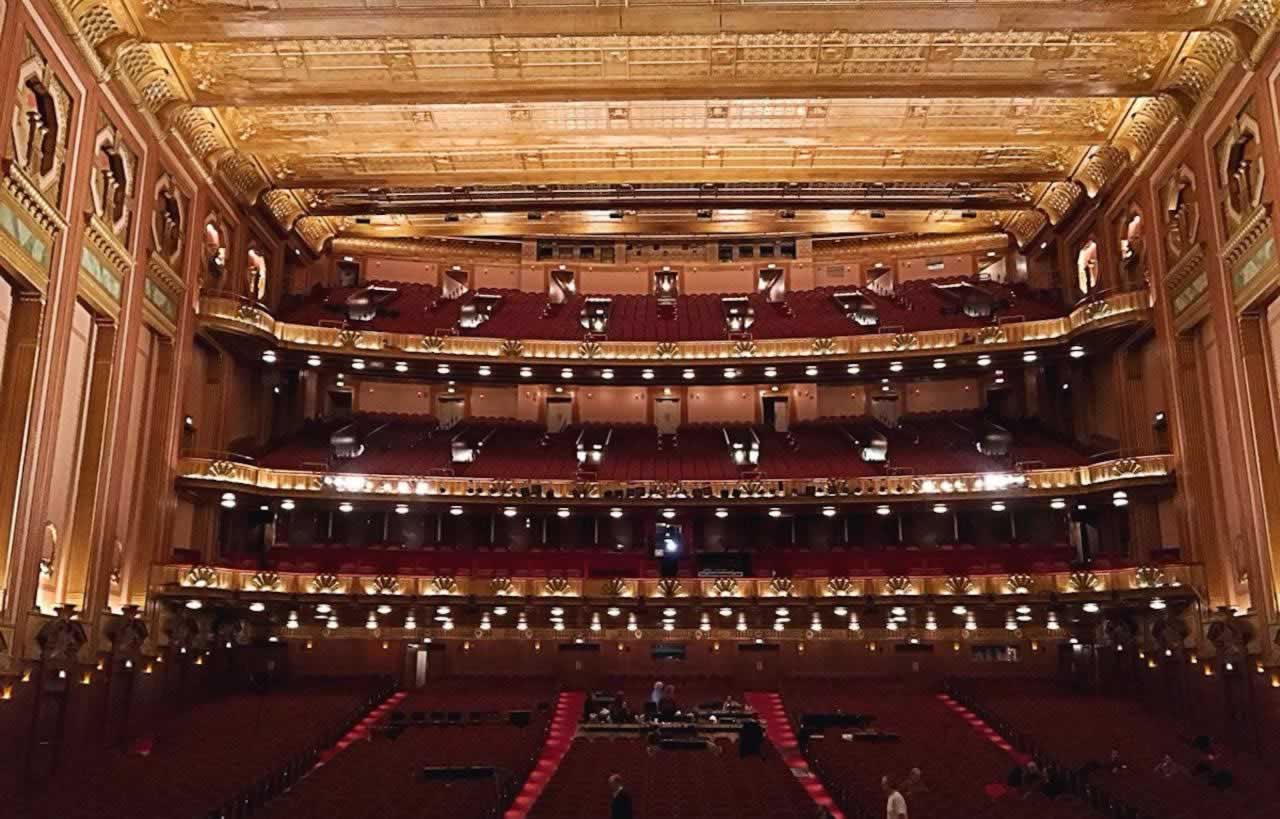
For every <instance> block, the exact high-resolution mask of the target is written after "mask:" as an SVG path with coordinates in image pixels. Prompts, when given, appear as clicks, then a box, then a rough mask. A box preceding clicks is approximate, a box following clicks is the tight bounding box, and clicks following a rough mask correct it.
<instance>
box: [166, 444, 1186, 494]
mask: <svg viewBox="0 0 1280 819" xmlns="http://www.w3.org/2000/svg"><path fill="white" fill-rule="evenodd" d="M177 476H178V480H179V481H180V482H181V483H182V484H184V485H186V486H188V487H191V488H209V489H215V490H218V491H229V490H234V489H239V490H241V491H246V492H248V491H252V492H262V493H269V494H283V495H291V496H295V497H313V498H326V499H327V498H333V499H338V498H342V499H355V498H363V499H369V500H379V499H383V500H392V499H410V498H417V499H420V500H421V499H431V500H434V501H437V502H441V503H445V502H449V503H456V502H459V501H465V502H467V503H485V502H488V503H511V502H512V501H513V500H519V501H520V502H521V503H547V504H564V503H573V504H584V503H599V504H606V505H607V504H616V503H617V502H618V500H619V499H620V498H626V499H627V502H628V503H655V504H656V503H662V504H667V505H670V504H672V503H675V504H700V503H712V502H714V503H718V504H722V505H723V504H725V503H742V504H750V503H759V502H763V501H772V502H795V503H820V502H822V501H824V500H825V501H828V502H829V501H830V500H831V499H835V498H838V499H847V500H859V499H861V500H866V501H869V502H870V501H883V500H892V499H908V498H909V499H918V500H938V499H942V498H958V499H967V498H972V499H982V498H987V497H999V498H1007V497H1036V496H1041V495H1053V494H1064V493H1066V494H1084V493H1089V492H1095V491H1102V490H1113V489H1120V488H1127V487H1130V486H1136V485H1145V484H1150V483H1166V482H1168V481H1169V480H1171V479H1172V476H1173V456H1172V455H1143V456H1138V457H1131V458H1119V459H1115V460H1110V461H1102V462H1100V463H1095V464H1089V465H1087V466H1077V467H1066V468H1061V469H1030V470H1024V471H1021V472H986V473H979V472H974V473H962V474H948V475H884V476H877V477H855V478H807V479H756V480H749V481H680V482H671V481H657V480H653V481H597V482H589V483H586V482H581V481H577V480H574V479H572V478H565V479H527V480H509V479H497V478H455V477H440V476H428V475H421V476H414V475H372V474H371V475H359V474H347V473H342V474H332V473H328V472H319V471H305V470H290V469H269V468H266V467H260V466H256V465H254V464H251V463H245V462H243V461H239V460H235V459H234V458H233V457H231V456H218V455H216V454H210V455H208V456H202V455H189V456H185V457H183V458H181V459H180V460H179V462H178V471H177Z"/></svg>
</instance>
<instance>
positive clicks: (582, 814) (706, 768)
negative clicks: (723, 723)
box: [529, 737, 814, 819]
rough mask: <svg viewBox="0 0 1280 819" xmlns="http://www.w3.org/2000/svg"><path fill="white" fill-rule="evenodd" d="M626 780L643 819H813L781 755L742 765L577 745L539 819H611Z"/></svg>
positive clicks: (602, 744) (626, 743)
mask: <svg viewBox="0 0 1280 819" xmlns="http://www.w3.org/2000/svg"><path fill="white" fill-rule="evenodd" d="M615 773H616V774H619V775H620V776H621V777H622V779H623V782H624V784H625V786H626V788H627V789H628V791H630V793H631V796H632V800H633V802H634V806H635V815H636V816H638V817H662V818H663V819H810V818H811V817H812V816H813V812H814V807H813V803H812V802H811V801H810V799H809V797H808V795H807V794H806V793H805V792H804V790H803V788H802V787H801V785H800V784H799V782H797V780H796V778H795V777H794V776H793V775H792V773H791V772H790V771H789V770H788V769H787V768H786V766H784V765H783V764H782V760H781V759H779V758H778V756H777V754H776V753H772V752H770V753H769V754H768V755H767V757H766V758H764V759H761V758H760V757H750V758H747V759H742V758H740V757H739V756H738V752H737V748H736V747H735V746H734V745H733V744H731V743H726V742H723V741H721V742H719V743H717V744H716V745H715V748H714V750H678V751H673V750H656V749H651V748H650V747H649V746H648V745H647V744H646V743H645V742H644V741H643V740H640V739H596V738H592V739H587V738H582V737H579V738H578V739H575V740H574V742H573V745H572V747H571V748H570V749H569V753H568V754H567V755H566V756H565V758H564V760H563V761H562V762H561V763H560V767H559V769H558V770H557V771H556V773H555V775H554V776H553V777H552V778H551V781H550V782H549V783H548V784H547V788H546V790H545V791H543V793H542V796H541V798H539V799H538V801H537V802H536V803H534V805H533V809H532V810H531V811H530V813H529V816H530V817H532V819H599V817H602V816H608V815H609V797H610V794H609V788H608V779H609V776H610V775H612V774H615Z"/></svg>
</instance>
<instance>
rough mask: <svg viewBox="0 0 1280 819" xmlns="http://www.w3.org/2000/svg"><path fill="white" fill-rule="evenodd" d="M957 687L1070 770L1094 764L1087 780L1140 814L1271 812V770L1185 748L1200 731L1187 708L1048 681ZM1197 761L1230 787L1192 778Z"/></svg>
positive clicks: (1275, 801)
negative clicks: (1168, 764)
mask: <svg viewBox="0 0 1280 819" xmlns="http://www.w3.org/2000/svg"><path fill="white" fill-rule="evenodd" d="M961 690H962V691H963V692H964V693H965V697H966V699H968V700H971V701H973V702H974V703H976V704H977V705H978V706H980V707H981V709H982V710H983V711H984V712H986V713H989V714H991V715H992V717H993V718H998V719H999V720H1000V721H1001V722H1003V723H1007V724H1009V725H1011V726H1012V727H1013V728H1014V729H1015V730H1017V731H1018V732H1019V733H1021V734H1023V735H1026V736H1027V737H1029V738H1030V739H1031V740H1033V741H1034V742H1035V743H1036V744H1037V746H1038V747H1039V748H1040V749H1041V750H1042V751H1043V752H1044V753H1045V754H1046V755H1047V756H1049V757H1051V758H1054V759H1056V760H1057V762H1058V763H1059V764H1061V765H1064V766H1068V767H1070V768H1072V769H1076V770H1078V769H1081V768H1083V767H1085V766H1087V765H1089V764H1090V763H1097V767H1098V770H1096V771H1094V772H1093V773H1092V774H1091V775H1090V776H1089V777H1088V782H1089V783H1090V784H1091V785H1094V786H1097V787H1100V788H1102V789H1103V790H1104V791H1105V792H1106V793H1108V794H1109V795H1110V796H1111V797H1112V798H1115V799H1119V800H1121V801H1122V802H1124V803H1126V804H1128V805H1130V806H1132V807H1133V808H1136V809H1137V810H1138V811H1139V812H1140V813H1141V815H1143V816H1153V817H1159V819H1194V818H1195V817H1201V816H1216V815H1221V816H1231V817H1240V819H1262V817H1265V816H1273V815H1274V814H1275V808H1276V806H1277V805H1280V784H1277V783H1276V779H1275V772H1274V770H1271V769H1270V768H1268V767H1267V766H1266V765H1264V764H1263V763H1262V762H1261V761H1260V760H1257V759H1255V758H1253V757H1249V756H1247V755H1244V754H1240V753H1236V752H1233V751H1232V749H1230V748H1229V747H1225V746H1222V745H1220V744H1219V745H1217V746H1216V747H1212V746H1211V747H1212V750H1213V757H1212V758H1210V757H1209V756H1207V755H1206V754H1205V753H1203V752H1202V751H1200V750H1198V749H1197V748H1196V747H1194V746H1193V744H1192V740H1193V739H1194V738H1195V737H1196V736H1198V735H1201V734H1205V735H1207V732H1208V729H1207V728H1206V727H1205V726H1202V725H1198V724H1197V722H1196V721H1197V719H1198V718H1199V717H1200V716H1201V715H1199V714H1197V713H1196V712H1195V711H1194V710H1192V711H1188V712H1185V713H1183V714H1181V715H1180V717H1179V719H1178V720H1177V721H1175V720H1172V719H1169V718H1166V717H1163V716H1160V715H1157V714H1155V713H1153V712H1152V711H1150V710H1148V707H1147V706H1146V705H1144V704H1143V703H1141V702H1138V701H1135V700H1132V699H1128V698H1124V697H1112V696H1104V695H1084V694H1080V693H1077V692H1072V691H1069V690H1066V689H1064V688H1063V687H1061V686H1060V685H1058V684H1056V683H1053V682H1040V683H1022V684H1013V683H1011V682H1005V681H1000V682H996V681H992V682H989V683H983V684H982V685H977V684H969V685H962V686H961ZM1112 751H1116V752H1118V754H1119V760H1120V762H1121V763H1122V764H1123V767H1120V768H1117V769H1115V770H1112V767H1113V766H1112V765H1111V764H1110V761H1109V757H1110V754H1111V752H1112ZM1165 754H1169V755H1170V756H1172V757H1173V760H1174V762H1175V764H1176V765H1177V766H1178V770H1177V771H1176V772H1175V773H1173V775H1172V776H1164V775H1162V774H1159V773H1157V772H1156V767H1157V765H1159V764H1160V763H1161V761H1162V760H1163V757H1164V755H1165ZM1201 764H1204V765H1206V766H1207V767H1208V769H1209V770H1212V771H1219V770H1226V771H1229V772H1230V773H1231V775H1232V778H1233V782H1232V784H1231V785H1230V787H1227V788H1226V789H1219V788H1215V787H1212V786H1211V785H1210V784H1209V782H1208V774H1207V773H1204V774H1200V775H1195V774H1194V771H1195V770H1196V768H1197V766H1199V765H1201Z"/></svg>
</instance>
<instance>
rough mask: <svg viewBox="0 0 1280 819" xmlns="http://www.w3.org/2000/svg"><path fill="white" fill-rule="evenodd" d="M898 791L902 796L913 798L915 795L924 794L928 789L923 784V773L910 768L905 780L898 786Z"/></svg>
mask: <svg viewBox="0 0 1280 819" xmlns="http://www.w3.org/2000/svg"><path fill="white" fill-rule="evenodd" d="M898 790H899V791H901V792H902V795H903V796H914V795H915V794H917V793H924V792H925V791H927V790H929V788H928V786H926V785H925V784H924V773H923V772H922V771H921V770H920V769H919V768H912V769H911V772H910V773H908V774H907V778H906V779H904V780H902V784H901V785H899V786H898Z"/></svg>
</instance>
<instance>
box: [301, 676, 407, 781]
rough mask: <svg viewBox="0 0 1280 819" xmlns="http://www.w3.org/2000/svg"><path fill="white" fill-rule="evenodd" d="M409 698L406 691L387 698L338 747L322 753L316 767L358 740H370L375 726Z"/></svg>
mask: <svg viewBox="0 0 1280 819" xmlns="http://www.w3.org/2000/svg"><path fill="white" fill-rule="evenodd" d="M407 696H409V695H408V694H406V693H405V692H404V691H397V692H396V693H394V694H392V695H391V696H390V697H387V699H386V700H385V701H384V702H383V703H382V704H381V705H379V706H377V707H376V708H374V709H373V710H372V711H370V712H369V713H367V714H365V715H364V719H362V720H360V721H359V722H358V723H356V724H355V726H354V727H353V728H352V729H351V730H350V731H348V732H347V733H346V734H345V735H344V736H343V737H342V739H340V740H338V743H337V744H336V745H334V746H333V747H332V748H326V749H325V750H323V751H321V752H320V760H319V761H318V762H316V767H317V768H319V767H320V766H321V765H323V764H325V763H326V762H328V761H329V760H331V759H333V758H334V757H335V756H337V755H338V754H340V753H342V752H343V751H345V750H346V749H347V747H348V746H349V745H351V743H353V742H355V741H356V740H358V739H363V740H367V739H368V738H369V732H370V731H372V730H373V726H375V725H377V724H378V723H379V722H380V721H381V720H384V719H386V718H387V715H388V714H390V713H391V709H393V708H395V707H396V706H397V705H399V704H400V701H401V700H403V699H404V698H405V697H407Z"/></svg>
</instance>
